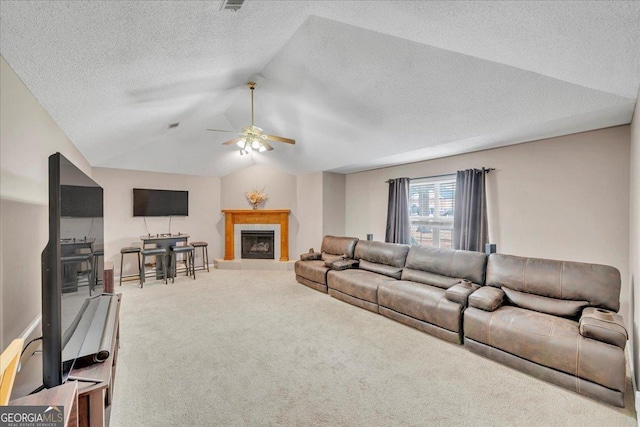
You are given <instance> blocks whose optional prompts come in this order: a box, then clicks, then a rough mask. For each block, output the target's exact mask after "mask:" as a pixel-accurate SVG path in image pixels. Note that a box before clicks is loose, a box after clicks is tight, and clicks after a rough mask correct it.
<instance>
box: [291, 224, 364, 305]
mask: <svg viewBox="0 0 640 427" xmlns="http://www.w3.org/2000/svg"><path fill="white" fill-rule="evenodd" d="M357 242H358V239H357V238H355V237H336V236H324V239H322V245H321V246H320V252H309V253H306V254H302V255H300V259H299V260H298V261H296V263H295V264H294V270H295V272H296V280H297V281H298V283H302V284H303V285H306V286H308V287H310V288H312V289H315V290H317V291H320V292H325V293H326V292H327V271H329V267H328V265H330V264H331V263H332V262H333V261H338V260H341V259H342V258H353V252H354V250H355V247H356V243H357Z"/></svg>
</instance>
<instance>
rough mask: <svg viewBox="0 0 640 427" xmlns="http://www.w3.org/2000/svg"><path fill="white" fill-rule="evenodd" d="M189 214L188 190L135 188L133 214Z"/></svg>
mask: <svg viewBox="0 0 640 427" xmlns="http://www.w3.org/2000/svg"><path fill="white" fill-rule="evenodd" d="M188 215H189V192H188V191H175V190H149V189H145V188H134V189H133V216H188Z"/></svg>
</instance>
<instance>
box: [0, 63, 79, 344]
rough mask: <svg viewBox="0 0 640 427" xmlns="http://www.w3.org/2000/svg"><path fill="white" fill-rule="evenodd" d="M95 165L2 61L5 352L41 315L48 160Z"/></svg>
mask: <svg viewBox="0 0 640 427" xmlns="http://www.w3.org/2000/svg"><path fill="white" fill-rule="evenodd" d="M56 151H57V152H60V153H62V154H63V155H64V156H65V157H67V158H68V159H69V160H71V161H72V162H73V163H74V164H75V165H76V166H78V167H79V168H80V169H82V170H83V171H84V172H85V173H87V174H88V175H91V166H90V165H89V163H87V161H86V159H85V158H84V157H83V156H82V155H81V154H80V152H79V151H78V150H77V149H76V148H75V146H74V145H73V144H72V143H71V141H69V139H68V138H67V136H66V135H65V134H64V132H62V130H61V129H60V128H59V127H58V126H57V125H56V123H55V122H54V121H53V119H52V118H51V117H50V116H49V114H48V113H47V112H46V111H45V109H44V108H42V106H41V105H40V104H39V103H38V100H37V99H36V98H35V97H34V96H33V95H32V94H31V92H29V89H28V88H27V87H26V86H25V85H24V84H23V83H22V82H21V81H20V79H19V78H18V76H17V75H16V73H15V72H14V71H13V70H12V69H11V67H10V66H9V64H8V63H7V62H6V61H5V59H4V58H2V57H0V235H1V236H2V239H1V241H0V324H1V327H0V348H1V349H4V348H5V347H6V346H7V345H8V344H9V342H11V340H12V339H14V338H16V337H18V336H19V335H21V334H22V333H23V332H24V331H25V329H27V327H28V326H29V325H30V324H31V323H32V322H33V321H34V320H35V319H36V318H37V317H38V316H39V315H40V310H41V300H40V299H41V291H40V287H41V283H40V280H41V279H40V277H41V273H40V254H41V253H42V250H43V249H44V246H45V245H46V244H47V240H48V236H49V231H48V230H49V226H48V210H47V208H48V203H49V184H48V182H49V177H48V158H49V156H50V155H51V154H53V153H55V152H56Z"/></svg>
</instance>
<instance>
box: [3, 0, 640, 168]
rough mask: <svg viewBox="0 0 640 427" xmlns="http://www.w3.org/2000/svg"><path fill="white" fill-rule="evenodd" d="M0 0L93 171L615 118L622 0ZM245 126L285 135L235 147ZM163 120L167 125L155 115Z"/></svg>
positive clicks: (629, 41) (14, 55)
mask: <svg viewBox="0 0 640 427" xmlns="http://www.w3.org/2000/svg"><path fill="white" fill-rule="evenodd" d="M222 4H223V2H221V1H193V2H190V1H189V2H188V1H179V2H142V1H130V2H115V1H91V2H75V1H73V2H63V1H35V2H23V1H17V2H14V1H6V0H2V2H1V3H0V53H1V54H2V56H3V57H4V58H5V59H6V60H7V62H8V63H9V64H10V65H11V66H12V68H13V69H14V70H15V71H16V73H17V74H18V75H19V76H20V78H21V79H22V80H23V82H24V83H25V84H26V85H27V87H28V88H29V89H30V90H31V92H32V93H33V94H34V95H35V97H36V98H37V99H38V100H39V102H40V103H41V104H42V105H43V106H44V108H45V109H46V110H47V111H48V112H49V114H50V115H51V116H52V117H53V119H54V120H55V121H56V122H57V123H58V125H59V126H60V128H61V129H62V130H63V131H64V132H65V133H66V134H67V135H68V137H69V138H70V139H71V141H72V142H73V143H74V144H75V145H76V146H77V147H78V149H79V150H80V151H81V152H82V153H83V154H84V156H85V157H86V158H87V160H88V161H89V162H90V163H91V164H92V165H93V166H104V167H114V168H125V169H138V170H146V171H159V172H171V173H186V174H196V175H214V176H223V175H226V174H228V173H231V172H234V171H237V170H239V169H242V168H245V167H247V166H249V165H252V164H255V163H260V164H265V165H269V166H273V167H276V168H279V169H282V170H284V171H286V172H289V173H296V174H297V173H307V172H314V171H335V172H342V173H348V172H354V171H359V170H365V169H370V168H374V167H381V166H386V165H392V164H399V163H405V162H411V161H418V160H424V159H431V158H437V157H442V156H448V155H453V154H459V153H464V152H469V151H475V150H480V149H485V148H492V147H498V146H503V145H508V144H515V143H520V142H525V141H532V140H536V139H540V138H545V137H550V136H556V135H562V134H568V133H575V132H580V131H585V130H590V129H596V128H602V127H607V126H614V125H619V124H626V123H629V122H630V121H631V116H632V113H633V109H634V105H635V102H636V98H637V95H638V87H639V85H640V2H637V1H628V2H622V1H621V2H591V1H586V2H560V1H558V2H548V1H542V2H534V1H530V2H501V1H497V2H488V1H476V2H455V1H443V2H437V1H429V2H425V1H415V2H414V1H295V2H294V1H252V0H246V1H245V2H244V5H243V6H242V8H241V9H240V10H239V11H237V12H232V11H227V10H221V6H222ZM249 80H254V81H256V82H257V83H258V88H257V89H256V91H255V122H256V125H258V126H260V127H262V128H263V129H264V130H265V133H267V134H272V135H280V136H284V137H289V138H294V139H296V141H297V144H296V145H294V146H290V145H287V144H281V143H274V144H272V145H274V146H275V150H274V151H270V152H266V153H255V154H252V155H251V156H240V155H239V152H238V150H237V147H235V146H223V145H222V144H221V143H222V142H223V141H225V140H227V139H230V138H231V137H233V134H225V133H213V132H207V131H205V129H206V128H217V129H229V130H237V131H239V130H241V129H242V127H243V126H246V125H247V124H249V122H250V120H251V114H250V96H249V90H248V89H247V87H246V86H245V83H246V82H247V81H249ZM176 122H179V123H180V125H179V126H178V127H176V128H172V129H169V124H171V123H176Z"/></svg>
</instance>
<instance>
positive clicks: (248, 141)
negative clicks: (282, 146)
mask: <svg viewBox="0 0 640 427" xmlns="http://www.w3.org/2000/svg"><path fill="white" fill-rule="evenodd" d="M247 86H249V89H251V126H245V127H244V128H242V133H238V132H234V131H230V130H220V129H207V130H209V131H213V132H229V133H236V134H238V135H241V136H239V137H238V138H233V139H231V140H229V141H226V142H223V143H222V145H231V144H236V145H237V146H238V147H240V155H243V154H249V153H250V152H251V151H258V152H260V153H261V152H264V151H271V150H273V147H272V146H271V144H269V143H268V142H267V140H270V141H278V142H284V143H287V144H295V143H296V141H295V140H293V139H290V138H283V137H281V136H275V135H265V134H263V133H262V128H259V127H258V126H254V124H253V91H254V90H255V89H256V83H255V82H249V83H247Z"/></svg>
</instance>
